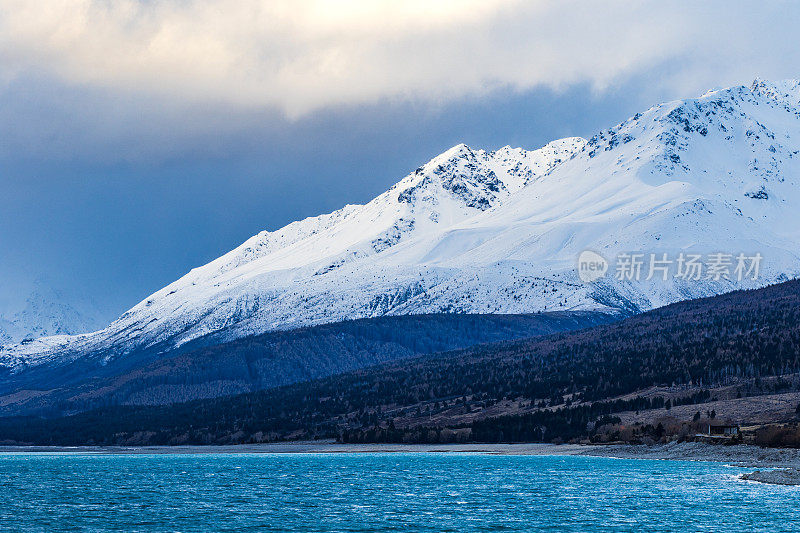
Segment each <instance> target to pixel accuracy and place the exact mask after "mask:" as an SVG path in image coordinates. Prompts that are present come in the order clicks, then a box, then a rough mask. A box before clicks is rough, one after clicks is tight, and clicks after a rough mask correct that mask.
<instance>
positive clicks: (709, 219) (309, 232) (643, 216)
mask: <svg viewBox="0 0 800 533" xmlns="http://www.w3.org/2000/svg"><path fill="white" fill-rule="evenodd" d="M798 206H800V82H798V81H795V80H792V81H785V82H779V83H769V82H764V81H759V80H757V81H756V82H754V83H753V84H752V85H751V86H749V87H745V86H740V87H732V88H729V89H723V90H718V91H713V92H709V93H706V94H705V95H703V96H701V97H700V98H696V99H689V100H680V101H674V102H670V103H666V104H661V105H657V106H655V107H652V108H651V109H649V110H647V111H645V112H643V113H639V114H636V115H635V116H633V117H631V118H630V119H628V120H626V121H625V122H623V123H621V124H619V125H617V126H614V127H613V128H611V129H609V130H605V131H602V132H600V133H598V134H597V135H595V136H594V137H593V138H592V139H590V140H588V141H587V140H584V139H581V138H568V139H562V140H558V141H554V142H552V143H550V144H548V145H546V146H545V147H543V148H541V149H539V150H534V151H526V150H522V149H513V148H509V147H505V148H502V149H500V150H497V151H493V152H485V151H481V150H473V149H470V148H469V147H467V146H465V145H458V146H456V147H454V148H452V149H450V150H448V151H447V152H445V153H443V154H441V155H440V156H438V157H436V158H434V159H433V160H432V161H430V162H428V163H427V164H425V165H423V166H422V167H420V168H418V169H417V170H415V171H414V172H412V173H411V174H409V175H408V176H406V177H405V178H403V179H402V180H401V181H399V182H398V183H397V184H396V185H394V186H393V187H392V188H391V189H389V190H388V191H387V192H385V193H383V194H381V195H380V196H378V197H377V198H375V199H374V200H372V201H371V202H369V203H367V204H365V205H348V206H346V207H344V208H342V209H340V210H339V211H336V212H334V213H331V214H328V215H322V216H318V217H314V218H308V219H305V220H302V221H299V222H294V223H292V224H289V225H288V226H286V227H284V228H281V229H279V230H276V231H273V232H262V233H259V234H258V235H256V236H254V237H252V238H251V239H249V240H247V241H246V242H245V243H243V244H242V245H241V246H239V247H238V248H236V249H234V250H232V251H231V252H229V253H228V254H226V255H224V256H222V257H220V258H218V259H216V260H215V261H212V262H211V263H209V264H207V265H205V266H202V267H200V268H196V269H194V270H192V271H191V272H189V273H188V274H186V275H185V276H184V277H182V278H180V279H179V280H177V281H175V282H174V283H172V284H171V285H169V286H167V287H165V288H163V289H161V290H160V291H158V292H156V293H154V294H153V295H151V296H150V297H148V298H147V299H146V300H144V301H143V302H141V303H139V304H138V305H136V306H135V307H134V308H132V309H131V310H129V311H128V312H126V313H125V314H123V315H122V316H121V317H120V318H119V319H118V320H116V321H115V322H113V323H112V324H111V325H110V326H108V327H107V328H105V329H103V330H101V331H98V332H95V333H91V334H88V335H80V336H59V337H50V338H44V339H40V340H37V341H34V342H30V343H27V344H25V345H12V346H6V347H5V348H3V349H2V350H0V361H2V363H3V364H5V365H7V366H10V367H19V366H25V365H29V364H35V363H37V362H41V361H46V360H49V359H51V358H53V357H79V356H80V355H82V354H85V353H89V352H93V351H98V350H103V351H104V353H105V354H109V353H115V354H123V353H125V352H126V351H129V350H133V349H136V348H142V347H146V346H152V345H156V344H158V345H162V346H178V345H181V344H183V343H186V342H188V341H190V340H193V339H197V338H199V337H202V336H204V335H208V334H214V335H215V339H217V340H230V339H234V338H239V337H243V336H246V335H250V334H255V333H261V332H264V331H267V330H271V329H287V328H293V327H298V326H303V325H309V324H317V323H323V322H332V321H338V320H344V319H352V318H360V317H370V316H379V315H386V314H410V313H432V312H470V313H530V312H536V311H543V310H591V309H599V310H609V311H612V310H625V311H638V310H645V309H649V308H653V307H656V306H659V305H663V304H667V303H670V302H674V301H678V300H682V299H686V298H692V297H699V296H705V295H711V294H716V293H720V292H724V291H727V290H731V289H733V288H736V287H755V286H763V285H767V284H770V283H774V282H776V281H781V280H784V279H787V278H792V277H796V276H797V275H798V272H800V229H798V228H800V213H799V212H798ZM584 250H593V251H594V252H597V253H599V254H601V255H602V256H604V257H606V258H608V259H610V260H611V259H612V258H614V257H616V256H617V255H618V254H620V253H623V252H641V253H643V254H644V255H645V256H646V255H649V254H650V253H654V254H657V255H658V256H661V255H662V254H668V255H669V256H670V257H672V258H675V257H677V256H678V255H679V254H680V253H681V252H684V253H689V252H691V253H698V254H705V255H708V254H711V253H714V252H723V253H727V254H733V255H735V254H737V253H740V252H741V253H746V254H748V256H753V255H755V254H760V255H761V256H762V257H763V262H762V263H761V267H760V272H759V276H758V278H757V279H755V280H752V279H745V280H742V281H739V280H737V279H726V278H724V277H723V278H721V279H718V280H715V279H705V277H704V278H703V279H701V280H686V279H680V278H678V277H675V276H672V275H670V276H669V277H668V279H667V281H663V280H661V279H657V278H656V279H653V280H650V281H645V280H641V281H635V280H617V279H616V278H615V276H614V275H613V272H610V273H609V275H607V276H605V277H602V278H600V279H598V280H597V281H594V282H592V283H584V282H582V281H581V280H580V279H579V277H578V275H577V273H576V269H575V267H576V258H577V257H578V255H579V254H580V253H581V252H582V251H584ZM106 356H108V355H106Z"/></svg>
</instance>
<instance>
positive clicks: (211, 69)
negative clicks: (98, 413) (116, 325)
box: [0, 0, 800, 316]
mask: <svg viewBox="0 0 800 533" xmlns="http://www.w3.org/2000/svg"><path fill="white" fill-rule="evenodd" d="M798 15H800V6H798V5H797V4H795V3H790V2H769V3H763V4H762V3H756V2H747V3H745V2H706V3H698V2H672V3H664V2H641V3H634V4H630V3H622V2H604V3H602V4H601V3H599V2H598V3H594V2H592V3H590V2H570V1H561V2H518V1H513V0H507V1H481V2H477V1H475V2H473V1H460V2H454V1H444V2H416V1H411V2H403V3H390V2H380V1H370V2H356V1H336V2H321V1H317V2H307V1H298V0H295V1H292V2H284V1H271V2H256V1H253V0H242V1H239V2H224V3H223V2H210V1H200V0H181V1H169V2H167V1H161V0H147V1H144V0H142V1H134V0H116V1H114V2H109V1H100V0H50V1H47V2H22V1H16V0H0V279H2V281H3V283H2V284H0V304H2V300H3V297H4V294H7V293H9V292H13V291H14V290H15V289H16V288H18V287H23V286H24V285H25V283H23V282H24V281H25V280H28V279H29V278H31V277H33V276H37V275H40V274H44V275H46V276H48V277H51V278H57V279H59V280H60V281H59V282H60V283H62V284H63V285H67V286H70V287H72V288H73V289H75V291H76V292H80V293H83V294H87V295H89V296H91V297H92V298H94V299H96V300H97V301H98V302H99V303H100V304H101V307H106V308H108V309H110V311H109V316H111V315H113V314H114V313H117V312H121V311H123V310H124V309H125V308H126V307H129V306H131V305H133V304H134V303H136V301H137V300H138V299H140V298H143V297H145V296H146V295H147V294H149V293H150V292H152V291H154V290H157V289H158V288H160V287H161V286H162V285H163V284H165V283H168V282H170V281H172V280H173V279H175V278H176V277H178V276H180V275H182V274H183V273H185V272H186V271H188V270H189V269H190V268H192V267H195V266H198V265H200V264H202V263H204V262H206V261H208V260H210V259H213V258H214V257H216V256H217V255H219V254H221V253H223V252H225V251H227V250H229V249H230V248H232V247H234V246H236V245H238V244H239V243H240V242H241V241H243V240H245V239H246V238H247V237H249V236H250V235H252V234H255V233H256V232H258V231H260V230H263V229H275V228H277V227H279V226H281V225H283V224H285V223H288V222H290V221H292V220H295V219H298V218H302V217H305V216H311V215H315V214H318V213H321V212H328V211H331V210H334V209H337V208H339V207H341V206H342V205H343V204H345V203H354V202H365V201H368V200H369V199H370V198H372V197H373V196H375V195H377V194H379V193H380V192H382V191H383V190H385V189H386V188H388V187H389V186H391V184H392V183H393V182H394V181H396V180H397V179H399V178H400V177H402V176H403V175H404V174H405V173H407V172H409V171H411V170H413V169H414V168H416V166H418V165H419V164H421V163H423V162H424V161H426V160H427V159H428V158H430V157H433V156H434V155H436V154H437V153H439V152H441V151H443V150H445V149H447V148H448V147H450V146H452V145H454V144H456V143H458V142H462V141H463V142H466V143H468V144H471V145H474V146H478V147H485V148H497V147H500V146H503V145H505V144H511V145H513V146H523V147H528V148H536V147H538V146H541V145H543V144H545V143H546V142H548V141H549V140H552V139H555V138H559V137H564V136H569V135H582V136H589V135H592V134H593V133H594V132H595V131H597V130H598V129H600V128H603V127H608V126H610V125H612V124H613V123H615V122H618V121H621V120H624V119H625V118H626V117H628V116H629V115H631V114H633V113H635V112H637V111H641V110H643V109H644V108H646V107H648V106H650V105H652V104H654V103H657V102H659V101H663V100H669V99H674V98H683V97H691V96H695V95H697V94H699V93H701V92H703V91H705V90H706V89H708V88H711V87H713V86H721V85H733V84H739V83H748V82H750V81H751V80H752V78H753V77H755V76H761V77H766V78H787V77H797V76H799V75H800V57H798V55H799V54H800V47H798V46H797V45H796V37H795V32H796V29H795V28H796V21H797V20H798V19H799V18H800V17H798Z"/></svg>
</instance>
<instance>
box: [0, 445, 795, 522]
mask: <svg viewBox="0 0 800 533" xmlns="http://www.w3.org/2000/svg"><path fill="white" fill-rule="evenodd" d="M744 471H749V469H741V468H734V467H729V466H726V465H723V464H720V463H694V462H680V461H652V460H622V459H606V458H592V457H560V456H500V455H484V454H422V453H420V454H415V453H408V454H404V453H403V454H394V453H393V454H198V455H74V454H47V455H43V454H3V455H0V529H2V530H3V531H242V530H244V531H248V530H249V531H280V532H291V531H341V532H360V531H365V532H366V531H369V532H379V531H402V532H418V531H419V532H429V531H430V532H443V531H468V532H469V531H576V532H585V531H722V530H725V531H755V530H760V531H772V532H777V531H797V530H798V529H800V505H798V504H800V490H799V489H798V488H795V487H781V486H771V485H761V484H757V483H753V482H743V481H739V480H737V479H736V476H737V475H738V474H740V473H742V472H744Z"/></svg>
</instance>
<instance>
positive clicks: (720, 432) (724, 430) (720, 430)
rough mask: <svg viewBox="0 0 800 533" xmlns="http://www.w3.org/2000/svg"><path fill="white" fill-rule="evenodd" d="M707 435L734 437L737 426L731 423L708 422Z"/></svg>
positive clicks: (737, 433) (736, 432)
mask: <svg viewBox="0 0 800 533" xmlns="http://www.w3.org/2000/svg"><path fill="white" fill-rule="evenodd" d="M707 435H708V436H709V437H728V438H731V437H736V436H738V435H739V426H736V425H732V424H709V425H708V432H707Z"/></svg>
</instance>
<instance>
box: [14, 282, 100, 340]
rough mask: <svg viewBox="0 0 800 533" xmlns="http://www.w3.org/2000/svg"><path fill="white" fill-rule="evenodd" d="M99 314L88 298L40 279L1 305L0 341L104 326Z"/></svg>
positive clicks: (72, 333)
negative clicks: (76, 296) (68, 293)
mask: <svg viewBox="0 0 800 533" xmlns="http://www.w3.org/2000/svg"><path fill="white" fill-rule="evenodd" d="M99 315H100V313H98V312H97V311H96V310H95V309H93V308H92V306H91V305H89V304H87V303H86V302H83V301H75V300H74V299H73V298H68V297H65V296H64V295H63V294H62V293H61V291H59V290H57V289H55V288H53V287H52V286H50V285H49V284H47V283H46V282H44V281H42V280H36V281H35V282H34V283H33V284H32V286H31V287H26V290H25V292H24V294H23V295H21V296H18V297H17V298H13V299H11V301H10V302H4V305H2V306H0V345H3V344H10V343H19V342H29V341H31V340H33V339H36V338H39V337H48V336H53V335H76V334H79V333H86V332H90V331H94V330H97V329H99V328H101V327H103V323H102V322H101V320H100V319H99Z"/></svg>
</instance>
